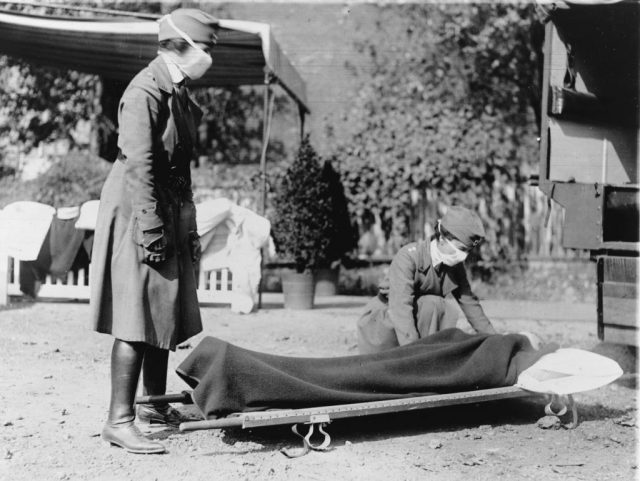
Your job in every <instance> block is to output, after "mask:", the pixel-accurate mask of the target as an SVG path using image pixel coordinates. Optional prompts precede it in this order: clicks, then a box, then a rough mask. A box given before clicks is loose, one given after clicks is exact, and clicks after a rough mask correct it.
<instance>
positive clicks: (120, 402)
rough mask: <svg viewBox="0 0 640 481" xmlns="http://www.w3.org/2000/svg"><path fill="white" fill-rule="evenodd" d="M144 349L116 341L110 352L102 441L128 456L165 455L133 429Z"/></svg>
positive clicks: (162, 449) (143, 347) (162, 447)
mask: <svg viewBox="0 0 640 481" xmlns="http://www.w3.org/2000/svg"><path fill="white" fill-rule="evenodd" d="M145 348H146V346H145V345H144V344H142V343H133V342H126V341H122V340H120V339H116V340H115V341H114V343H113V349H112V351H111V403H110V405H109V418H108V419H107V422H106V423H105V425H104V428H103V430H102V439H104V440H105V441H108V442H110V443H111V444H115V445H117V446H120V447H122V448H124V449H126V450H127V451H129V452H131V453H139V454H153V453H164V452H165V451H166V450H165V447H164V446H163V445H162V444H161V443H158V442H156V441H151V440H150V439H147V438H146V437H145V436H144V435H143V434H142V433H141V432H140V431H139V430H138V428H137V427H136V426H135V424H134V422H133V421H134V419H135V411H134V403H135V396H136V389H137V387H138V379H139V377H140V368H141V366H142V359H143V356H144V352H145Z"/></svg>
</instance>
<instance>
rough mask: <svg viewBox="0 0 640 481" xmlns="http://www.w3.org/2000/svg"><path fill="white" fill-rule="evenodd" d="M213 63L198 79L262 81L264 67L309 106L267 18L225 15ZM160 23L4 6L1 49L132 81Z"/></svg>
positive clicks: (149, 54) (221, 83) (151, 53)
mask: <svg viewBox="0 0 640 481" xmlns="http://www.w3.org/2000/svg"><path fill="white" fill-rule="evenodd" d="M220 26H221V31H220V34H219V39H218V44H217V45H216V47H215V50H214V63H213V67H212V68H211V69H210V70H209V72H208V73H207V74H206V75H205V76H204V77H203V78H202V79H200V80H198V81H197V82H195V83H194V84H195V85H210V86H218V87H227V86H235V85H262V84H264V81H265V72H269V73H270V74H272V75H273V77H274V78H275V80H276V81H277V82H279V83H280V85H282V87H283V88H284V89H285V90H286V91H287V92H288V93H289V95H291V96H292V97H293V98H294V99H295V100H296V102H297V103H298V104H299V105H300V106H301V108H302V109H303V110H304V111H306V112H308V111H309V110H308V108H307V106H306V103H307V100H306V92H305V84H304V81H303V80H302V78H301V77H300V75H299V74H298V72H297V71H296V70H295V68H294V67H293V65H292V64H291V62H290V61H289V59H288V58H287V57H286V56H285V54H284V53H283V51H282V50H281V48H280V46H279V45H278V43H277V42H276V41H275V39H274V37H273V34H272V32H271V27H270V26H269V25H267V24H263V23H257V22H245V21H238V20H221V21H220ZM157 39H158V23H157V22H156V21H154V20H140V19H131V18H128V17H113V18H111V17H105V18H100V19H95V18H85V17H59V16H43V15H32V14H22V13H17V12H10V13H9V11H8V10H3V9H0V53H3V54H6V55H11V56H15V57H18V58H21V59H23V60H26V61H31V62H34V63H39V64H43V65H50V66H54V67H59V68H68V69H72V70H78V71H81V72H86V73H92V74H97V75H101V76H103V77H105V78H111V79H115V80H121V81H123V82H128V81H129V80H131V79H132V78H133V76H134V75H135V74H136V73H137V72H139V71H140V70H141V69H142V68H144V67H145V66H146V65H147V64H148V63H149V62H150V61H151V60H152V59H153V58H154V57H155V55H156V53H157V49H158V41H157Z"/></svg>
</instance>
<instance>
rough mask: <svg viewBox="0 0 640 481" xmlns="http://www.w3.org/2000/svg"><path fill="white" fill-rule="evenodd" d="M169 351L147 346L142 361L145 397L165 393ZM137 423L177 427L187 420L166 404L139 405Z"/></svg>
mask: <svg viewBox="0 0 640 481" xmlns="http://www.w3.org/2000/svg"><path fill="white" fill-rule="evenodd" d="M168 364H169V351H168V350H166V349H159V348H157V347H150V346H147V349H146V350H145V353H144V359H143V361H142V393H143V394H144V395H145V396H150V395H161V394H165V393H166V391H167V366H168ZM137 413H138V421H140V422H143V423H150V424H165V425H169V426H176V427H177V426H179V425H180V423H181V422H183V421H186V420H187V419H186V418H185V417H184V416H182V414H180V412H179V411H178V410H176V409H174V408H172V407H171V406H170V405H169V404H167V403H161V404H139V405H138V409H137Z"/></svg>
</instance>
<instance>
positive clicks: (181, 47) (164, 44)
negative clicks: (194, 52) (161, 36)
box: [159, 38, 189, 54]
mask: <svg viewBox="0 0 640 481" xmlns="http://www.w3.org/2000/svg"><path fill="white" fill-rule="evenodd" d="M159 45H160V50H165V51H168V52H174V53H177V54H181V53H184V52H185V51H186V50H187V49H188V48H189V43H188V42H187V41H186V40H185V39H183V38H169V39H167V40H162V41H161V42H160V43H159Z"/></svg>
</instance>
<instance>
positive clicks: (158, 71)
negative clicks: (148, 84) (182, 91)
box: [149, 55, 173, 95]
mask: <svg viewBox="0 0 640 481" xmlns="http://www.w3.org/2000/svg"><path fill="white" fill-rule="evenodd" d="M149 70H151V73H152V74H153V78H154V79H155V81H156V84H157V85H158V88H159V89H160V90H162V91H164V92H166V93H168V94H169V95H171V92H172V91H173V81H172V80H171V75H169V69H168V68H167V64H166V63H165V61H164V60H163V59H162V57H160V56H159V55H158V56H157V57H156V58H154V59H153V60H152V61H151V63H150V64H149Z"/></svg>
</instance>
